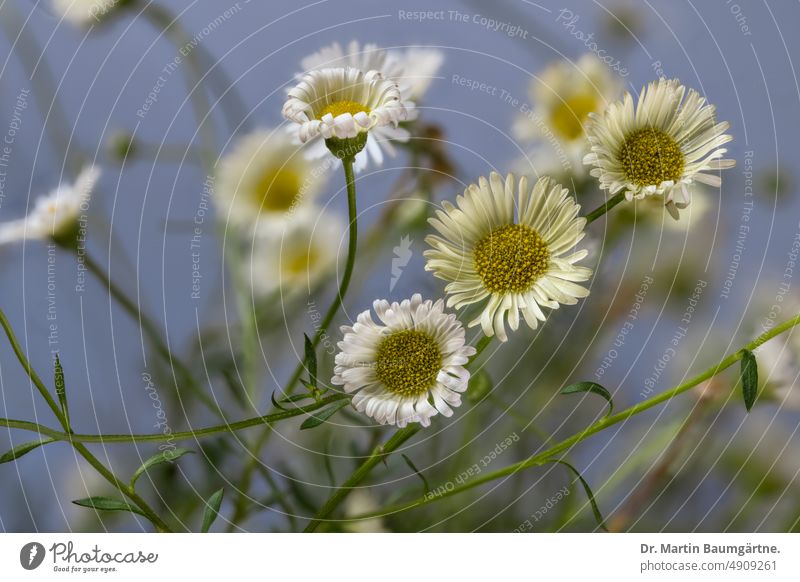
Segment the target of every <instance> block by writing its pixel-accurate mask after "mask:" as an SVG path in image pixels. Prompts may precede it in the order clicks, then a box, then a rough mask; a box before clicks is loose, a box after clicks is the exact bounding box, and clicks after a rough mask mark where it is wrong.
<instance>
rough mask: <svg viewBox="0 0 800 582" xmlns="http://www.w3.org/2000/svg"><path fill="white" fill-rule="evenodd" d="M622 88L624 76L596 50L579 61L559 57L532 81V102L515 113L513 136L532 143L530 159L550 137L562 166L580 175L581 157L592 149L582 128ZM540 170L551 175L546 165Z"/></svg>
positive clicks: (581, 171) (549, 141)
mask: <svg viewBox="0 0 800 582" xmlns="http://www.w3.org/2000/svg"><path fill="white" fill-rule="evenodd" d="M621 91H622V83H621V81H620V80H619V79H618V78H617V77H616V76H615V75H613V74H612V73H611V71H610V70H609V68H608V67H607V66H606V65H605V63H603V62H601V61H600V60H599V59H598V58H597V57H596V56H594V55H593V54H586V55H583V56H582V57H581V58H580V59H578V61H577V62H576V63H572V62H570V61H568V60H566V59H562V60H558V61H556V62H554V63H553V64H551V65H550V66H548V67H547V68H546V69H545V70H544V71H542V72H541V73H540V74H539V75H538V78H536V79H533V80H532V81H531V84H530V89H529V97H530V99H531V101H532V107H531V109H529V110H527V111H525V112H524V113H520V114H519V115H518V116H517V119H516V120H515V122H514V125H513V128H512V129H513V132H514V135H515V136H516V138H517V139H519V140H521V141H529V142H533V143H534V147H533V148H532V150H533V152H534V153H532V154H531V155H530V156H529V157H532V158H533V157H540V156H538V155H537V153H535V152H537V150H539V149H540V148H541V147H542V144H543V142H546V143H547V144H549V146H550V149H552V150H554V151H555V154H556V158H561V161H560V163H561V167H562V169H563V168H565V167H569V170H570V172H572V173H575V175H577V176H580V175H582V174H583V173H584V170H583V164H582V160H583V156H584V155H585V154H586V153H587V152H588V151H589V144H588V142H587V140H586V134H585V132H584V126H585V123H586V121H587V120H588V118H589V114H590V113H596V112H602V111H603V110H604V109H605V108H606V106H607V105H608V103H610V102H611V101H613V100H615V99H617V98H618V97H619V95H620V93H621ZM539 161H540V162H541V160H539ZM537 171H538V168H537ZM541 173H544V174H547V175H551V174H548V172H547V171H546V170H545V171H543V172H541ZM540 175H541V174H540Z"/></svg>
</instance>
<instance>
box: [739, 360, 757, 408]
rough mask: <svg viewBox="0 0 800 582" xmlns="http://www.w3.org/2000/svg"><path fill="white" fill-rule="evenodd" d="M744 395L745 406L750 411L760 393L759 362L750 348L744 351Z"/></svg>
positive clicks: (742, 374)
mask: <svg viewBox="0 0 800 582" xmlns="http://www.w3.org/2000/svg"><path fill="white" fill-rule="evenodd" d="M741 378H742V396H743V397H744V407H745V408H746V409H747V411H748V412H750V409H751V408H753V404H755V402H756V396H757V395H758V362H756V357H755V355H754V354H753V352H751V351H750V350H744V351H743V352H742V371H741Z"/></svg>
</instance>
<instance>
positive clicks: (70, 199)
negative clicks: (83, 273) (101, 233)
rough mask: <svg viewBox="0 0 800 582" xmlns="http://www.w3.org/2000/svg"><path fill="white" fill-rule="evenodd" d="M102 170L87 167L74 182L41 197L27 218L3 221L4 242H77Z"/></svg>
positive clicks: (1, 235)
mask: <svg viewBox="0 0 800 582" xmlns="http://www.w3.org/2000/svg"><path fill="white" fill-rule="evenodd" d="M99 177H100V170H98V169H97V168H95V167H93V166H91V167H87V168H84V169H83V171H81V173H80V174H78V178H77V179H76V180H75V183H74V184H66V185H62V186H59V187H58V188H56V189H55V190H53V191H52V192H51V193H50V194H48V195H47V196H40V197H39V198H38V199H37V200H36V202H35V204H34V207H33V210H32V211H31V212H30V214H28V216H26V217H25V218H20V219H18V220H12V221H11V222H6V223H4V224H0V244H8V243H13V242H17V241H21V240H25V239H34V240H52V241H54V242H56V243H58V244H60V245H63V246H71V245H73V244H75V237H76V236H77V235H78V231H79V229H80V223H79V221H80V217H81V213H84V212H86V210H87V209H88V205H89V201H90V199H91V197H92V191H93V190H94V187H95V184H96V183H97V180H98V178H99Z"/></svg>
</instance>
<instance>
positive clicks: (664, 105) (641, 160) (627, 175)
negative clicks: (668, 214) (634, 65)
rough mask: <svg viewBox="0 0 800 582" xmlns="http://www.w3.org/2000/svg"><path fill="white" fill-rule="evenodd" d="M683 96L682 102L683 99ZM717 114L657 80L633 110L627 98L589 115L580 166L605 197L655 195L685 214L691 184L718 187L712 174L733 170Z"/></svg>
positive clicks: (690, 92)
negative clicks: (587, 147) (588, 171)
mask: <svg viewBox="0 0 800 582" xmlns="http://www.w3.org/2000/svg"><path fill="white" fill-rule="evenodd" d="M684 96H685V98H684ZM715 110H716V108H715V107H714V106H713V105H709V104H707V103H706V100H705V99H704V98H703V97H701V96H700V94H699V93H697V92H696V91H694V90H692V89H689V90H688V91H687V90H686V87H684V86H683V85H681V84H680V82H679V81H678V80H676V79H673V80H666V79H660V80H658V81H654V82H652V83H650V84H649V85H648V86H647V87H646V88H645V89H643V90H642V93H641V95H640V96H639V101H638V103H637V105H636V107H635V109H634V104H633V97H632V96H631V94H630V93H626V94H625V97H624V98H623V100H622V101H619V102H617V103H613V104H612V105H610V106H609V107H608V109H606V111H605V113H604V114H602V115H596V114H590V116H589V117H590V120H589V123H588V124H587V127H586V131H587V134H588V136H589V141H590V143H591V146H592V151H591V153H589V154H587V155H586V157H585V158H584V160H583V161H584V163H585V164H587V165H592V166H594V168H593V169H592V171H591V174H592V176H594V177H595V178H598V179H599V180H600V188H601V189H603V190H607V191H608V192H609V194H616V193H618V192H620V191H624V192H625V197H626V198H627V199H628V200H633V199H634V198H636V199H642V198H644V197H645V196H650V195H653V194H660V195H662V196H664V201H665V203H666V204H667V206H668V207H669V206H672V205H674V206H675V207H677V208H685V207H686V206H687V205H688V204H689V202H690V201H691V194H690V191H689V186H691V185H692V184H693V183H694V182H695V181H697V182H701V183H704V184H708V185H709V186H714V187H719V186H720V184H721V183H722V180H721V179H720V177H719V176H718V175H716V174H708V173H705V172H711V171H718V170H723V169H726V168H732V167H733V166H734V165H735V163H736V162H735V161H734V160H728V159H722V156H723V154H725V152H726V151H727V150H726V149H724V148H722V147H721V146H722V145H724V144H726V143H727V142H729V141H731V140H732V139H733V138H732V137H731V136H730V135H727V134H725V131H726V130H727V129H728V127H729V124H728V123H727V122H721V123H716V121H715V119H714V113H715Z"/></svg>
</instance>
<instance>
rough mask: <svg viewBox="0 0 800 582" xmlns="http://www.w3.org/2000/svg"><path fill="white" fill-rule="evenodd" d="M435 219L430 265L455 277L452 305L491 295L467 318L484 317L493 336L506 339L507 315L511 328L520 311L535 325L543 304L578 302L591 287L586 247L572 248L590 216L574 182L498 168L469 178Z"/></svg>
mask: <svg viewBox="0 0 800 582" xmlns="http://www.w3.org/2000/svg"><path fill="white" fill-rule="evenodd" d="M442 208H443V210H437V211H436V218H431V219H429V222H430V224H431V225H432V226H433V227H434V228H435V229H436V230H437V231H438V232H439V234H440V235H441V236H437V235H429V236H428V237H427V238H426V239H425V240H426V242H427V243H428V244H429V245H430V246H431V247H432V248H431V249H429V250H427V251H425V257H426V258H427V259H428V261H427V264H426V265H425V269H426V270H428V271H433V274H434V275H435V276H436V277H439V278H440V279H444V280H445V281H449V283H448V284H447V287H446V288H445V290H446V291H447V293H448V294H449V295H450V296H449V298H448V299H447V304H448V306H454V307H456V308H458V309H460V308H462V307H464V306H467V305H471V304H473V303H478V302H482V301H486V304H485V305H484V307H483V312H482V313H481V315H480V316H478V317H477V318H475V319H474V320H473V321H471V322H470V323H469V326H470V327H472V326H474V325H478V324H480V325H481V328H482V329H483V332H484V333H485V334H486V335H487V336H492V335H494V334H497V337H498V338H500V340H501V341H506V340H507V339H508V338H507V336H506V330H505V320H506V316H507V317H508V324H509V326H510V327H511V329H512V330H516V329H517V328H518V327H519V316H520V313H522V316H523V317H524V319H525V321H526V322H527V324H528V325H529V326H530V327H531V328H532V329H536V327H537V325H538V322H539V321H544V320H545V315H544V312H543V311H542V307H548V308H550V309H557V308H558V306H559V304H562V303H563V304H565V305H573V304H575V303H577V300H578V298H581V297H586V296H587V295H588V294H589V291H588V290H587V289H585V288H583V287H581V286H580V285H577V284H576V282H581V281H587V280H588V279H589V277H591V274H592V271H591V269H588V268H586V267H580V266H577V265H576V264H575V263H577V262H578V261H580V260H581V259H584V258H585V257H586V256H587V254H588V252H587V251H586V250H585V249H583V250H579V251H574V250H573V249H574V247H575V245H577V244H578V242H580V241H581V239H583V237H584V234H585V233H584V227H585V226H586V219H585V218H582V217H579V216H578V211H579V210H580V206H579V205H578V204H576V203H575V201H574V200H573V199H572V198H571V197H570V196H569V193H568V190H566V189H565V188H562V187H561V185H560V184H556V183H554V182H552V181H551V180H550V179H549V178H547V177H543V178H540V179H539V180H538V181H537V182H536V185H535V186H534V187H533V189H530V188H529V187H528V179H527V178H525V177H522V178H520V180H519V186H518V187H517V184H516V183H515V179H514V176H513V175H511V174H509V175H508V176H507V177H506V179H505V182H504V181H503V178H502V177H501V176H500V175H499V174H497V173H496V172H492V174H491V176H490V177H489V179H488V180H487V179H486V178H483V177H481V178H480V180H479V183H478V184H477V185H476V184H471V185H470V186H469V187H468V188H467V189H466V190H465V191H464V195H463V196H459V197H458V198H457V200H456V206H453V205H452V204H450V203H449V202H444V203H443V204H442Z"/></svg>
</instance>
